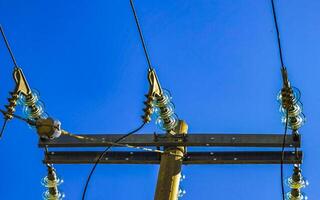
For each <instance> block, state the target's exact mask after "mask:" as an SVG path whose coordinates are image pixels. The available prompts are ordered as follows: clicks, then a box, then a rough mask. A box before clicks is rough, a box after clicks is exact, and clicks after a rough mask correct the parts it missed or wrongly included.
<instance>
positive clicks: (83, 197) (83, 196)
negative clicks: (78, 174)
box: [82, 123, 146, 200]
mask: <svg viewBox="0 0 320 200" xmlns="http://www.w3.org/2000/svg"><path fill="white" fill-rule="evenodd" d="M145 125H146V123H143V124H141V126H139V127H138V128H136V129H135V130H133V131H131V132H129V133H127V134H126V135H124V136H122V137H120V138H118V139H117V140H116V141H114V143H118V142H120V141H121V140H123V139H125V138H126V137H128V136H130V135H132V134H134V133H136V132H138V131H139V130H141V129H142V128H143V127H144V126H145ZM111 147H112V146H109V147H107V148H106V149H105V150H104V151H103V153H101V154H100V156H99V157H98V159H97V161H96V162H95V164H94V166H93V167H92V169H91V171H90V174H89V176H88V178H87V181H86V184H85V187H84V190H83V193H82V200H84V199H85V196H86V192H87V188H88V185H89V182H90V180H91V177H92V174H93V173H94V171H95V169H96V167H97V165H98V164H99V162H100V160H101V159H102V158H103V156H104V155H105V154H106V153H107V152H108V150H109V149H111Z"/></svg>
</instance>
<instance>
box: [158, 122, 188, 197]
mask: <svg viewBox="0 0 320 200" xmlns="http://www.w3.org/2000/svg"><path fill="white" fill-rule="evenodd" d="M187 131H188V125H187V123H186V122H185V121H182V120H180V121H179V125H178V128H177V130H175V131H174V132H173V133H167V135H168V136H171V135H174V134H176V133H177V134H187ZM184 152H185V148H184V147H167V148H166V149H165V154H162V155H161V162H160V169H159V174H158V182H157V188H156V194H155V197H154V199H155V200H177V199H178V192H179V184H180V177H181V166H182V160H183V155H184ZM172 154H173V155H172Z"/></svg>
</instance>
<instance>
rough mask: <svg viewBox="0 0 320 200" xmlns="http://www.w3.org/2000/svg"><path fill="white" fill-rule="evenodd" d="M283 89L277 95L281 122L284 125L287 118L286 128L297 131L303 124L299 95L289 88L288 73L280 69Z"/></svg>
mask: <svg viewBox="0 0 320 200" xmlns="http://www.w3.org/2000/svg"><path fill="white" fill-rule="evenodd" d="M281 72H282V79H283V87H282V89H281V91H280V92H279V94H278V101H279V103H280V104H281V106H280V112H281V113H282V114H283V116H282V122H283V123H284V124H285V123H286V121H287V117H288V127H289V128H290V129H292V130H298V129H299V128H300V127H301V126H302V125H303V124H304V123H305V116H304V114H303V113H302V107H303V106H302V103H301V102H300V97H301V93H300V91H299V90H298V89H297V88H295V87H291V85H290V82H289V79H288V73H287V70H286V68H285V67H283V68H282V69H281Z"/></svg>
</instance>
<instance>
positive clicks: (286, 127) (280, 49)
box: [271, 0, 289, 200]
mask: <svg viewBox="0 0 320 200" xmlns="http://www.w3.org/2000/svg"><path fill="white" fill-rule="evenodd" d="M271 5H272V15H273V20H274V24H275V29H276V33H277V44H278V50H279V57H280V63H281V68H282V69H284V68H286V67H285V65H284V62H283V55H282V46H281V39H280V32H279V27H278V19H277V13H276V9H275V5H274V0H271ZM288 115H289V112H288V110H286V123H285V128H284V129H285V130H284V134H283V143H282V148H281V161H280V178H281V194H282V200H285V191H284V180H283V179H284V175H283V162H284V150H285V144H286V136H287V131H288V121H289V116H288Z"/></svg>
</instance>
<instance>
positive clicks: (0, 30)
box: [0, 24, 18, 68]
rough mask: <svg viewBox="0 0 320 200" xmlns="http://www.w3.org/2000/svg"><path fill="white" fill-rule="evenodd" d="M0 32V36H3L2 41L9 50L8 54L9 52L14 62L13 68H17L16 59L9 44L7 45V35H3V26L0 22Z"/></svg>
mask: <svg viewBox="0 0 320 200" xmlns="http://www.w3.org/2000/svg"><path fill="white" fill-rule="evenodd" d="M0 32H1V35H2V38H3V40H4V43H5V44H6V47H7V49H8V51H9V54H10V56H11V59H12V61H13V63H14V67H15V68H18V64H17V61H16V59H15V57H14V55H13V53H12V50H11V48H10V45H9V42H8V40H7V37H6V35H5V33H4V31H3V28H2V26H1V24H0Z"/></svg>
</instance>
